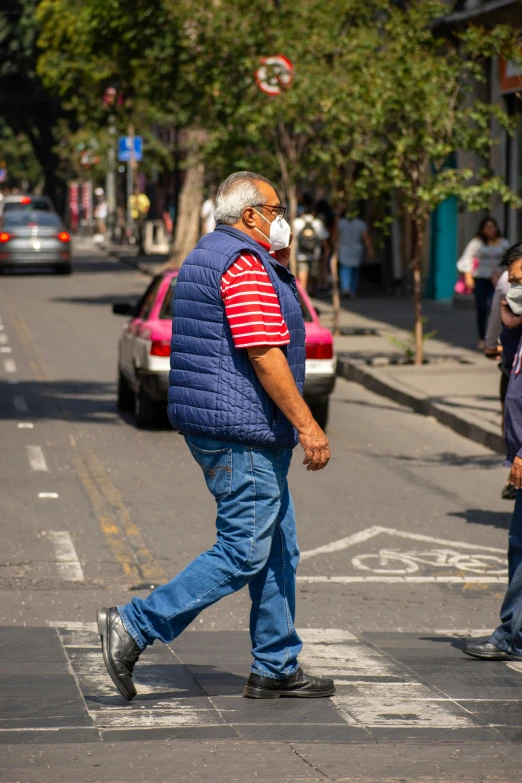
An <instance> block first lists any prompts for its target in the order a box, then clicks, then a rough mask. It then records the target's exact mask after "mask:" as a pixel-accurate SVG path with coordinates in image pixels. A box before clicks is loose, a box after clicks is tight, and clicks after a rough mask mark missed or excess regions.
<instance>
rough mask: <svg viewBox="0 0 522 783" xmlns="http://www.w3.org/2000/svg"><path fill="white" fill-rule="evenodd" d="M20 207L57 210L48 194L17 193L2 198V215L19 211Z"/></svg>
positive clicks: (45, 210) (44, 210)
mask: <svg viewBox="0 0 522 783" xmlns="http://www.w3.org/2000/svg"><path fill="white" fill-rule="evenodd" d="M20 209H22V210H26V211H28V212H32V211H33V210H35V209H37V210H39V211H40V212H56V210H55V208H54V206H53V202H52V201H51V199H49V198H47V196H30V195H25V194H22V193H16V194H15V195H11V196H4V198H3V199H1V200H0V216H1V215H3V214H4V212H10V211H11V210H15V211H18V210H20Z"/></svg>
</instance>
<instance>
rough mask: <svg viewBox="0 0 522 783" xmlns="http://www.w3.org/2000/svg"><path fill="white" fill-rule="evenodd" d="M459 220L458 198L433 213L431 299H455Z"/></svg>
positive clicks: (431, 232) (429, 279) (450, 200)
mask: <svg viewBox="0 0 522 783" xmlns="http://www.w3.org/2000/svg"><path fill="white" fill-rule="evenodd" d="M457 219H458V205H457V199H456V197H455V196H452V197H451V198H447V199H446V200H445V201H443V202H442V204H439V206H438V207H437V209H436V210H434V211H433V212H432V213H431V223H430V272H429V277H428V286H427V291H426V296H427V297H428V299H446V300H447V299H451V298H452V297H453V287H454V285H455V281H456V279H457V269H456V263H457Z"/></svg>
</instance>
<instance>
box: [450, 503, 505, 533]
mask: <svg viewBox="0 0 522 783" xmlns="http://www.w3.org/2000/svg"><path fill="white" fill-rule="evenodd" d="M511 502H512V501H507V500H506V512H505V513H504V512H503V511H484V510H483V509H479V508H469V509H466V511H453V512H451V513H449V514H448V516H449V517H456V518H457V519H464V520H466V522H469V523H471V524H473V525H491V526H493V527H498V528H500V529H502V530H508V529H509V526H510V524H511V513H512V512H511V509H512V506H511V505H508V504H509V503H511Z"/></svg>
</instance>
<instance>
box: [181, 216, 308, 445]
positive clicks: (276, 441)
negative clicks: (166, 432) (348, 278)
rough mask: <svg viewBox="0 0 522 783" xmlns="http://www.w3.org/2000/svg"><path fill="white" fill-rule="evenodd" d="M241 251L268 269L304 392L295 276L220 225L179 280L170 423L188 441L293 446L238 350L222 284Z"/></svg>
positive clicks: (291, 434)
mask: <svg viewBox="0 0 522 783" xmlns="http://www.w3.org/2000/svg"><path fill="white" fill-rule="evenodd" d="M241 253H254V254H255V255H256V257H257V258H259V259H260V261H261V262H262V263H263V266H264V267H265V269H266V271H267V273H268V276H269V277H270V280H271V281H272V284H273V286H274V289H275V291H276V293H277V295H278V297H279V302H280V305H281V311H282V314H283V318H284V319H285V322H286V325H287V327H288V330H289V332H290V345H288V346H285V348H284V349H283V350H284V352H285V354H286V357H287V360H288V363H289V365H290V369H291V371H292V374H293V376H294V378H295V381H296V384H297V386H298V388H299V390H300V391H301V393H302V391H303V382H304V369H305V329H304V322H303V316H302V313H301V307H300V304H299V300H298V295H297V289H296V285H295V280H294V277H293V275H291V274H290V272H289V271H288V270H287V269H286V268H285V267H284V266H282V264H279V263H278V262H277V261H276V260H275V259H274V258H272V256H270V254H269V253H268V252H267V251H266V250H265V249H264V248H263V247H262V246H261V245H260V244H258V243H257V242H256V241H255V240H254V239H250V237H248V236H247V235H246V234H244V233H243V232H242V231H238V230H237V229H235V228H232V227H231V226H225V225H218V226H217V228H216V229H215V231H213V232H212V233H210V234H207V235H206V236H204V237H203V238H202V239H201V240H200V241H199V243H198V244H197V246H196V247H195V248H194V250H193V251H192V252H191V253H190V254H189V255H188V256H187V258H186V259H185V261H184V263H183V265H182V267H181V269H180V271H179V275H178V282H177V285H176V294H175V298H174V319H173V333H172V346H171V359H170V366H171V371H170V375H169V397H168V399H169V405H168V413H169V419H170V421H171V424H172V426H173V427H175V428H176V429H177V430H179V431H180V432H182V433H183V434H184V435H203V436H206V437H209V438H216V439H219V440H230V441H235V442H238V443H245V444H248V445H250V446H276V447H280V448H294V446H295V445H296V444H297V435H296V432H295V430H294V428H293V426H292V425H291V424H290V422H289V421H288V419H287V418H286V417H285V416H284V415H283V414H282V413H281V411H280V410H279V409H278V408H277V406H276V405H275V404H274V402H272V400H271V399H270V397H269V396H268V394H267V393H266V392H265V390H264V389H263V387H262V386H261V384H260V383H259V381H258V379H257V376H256V373H255V370H254V368H253V367H252V364H251V362H250V360H249V358H248V353H247V351H246V350H245V349H241V348H240V349H237V348H235V347H234V342H233V340H232V334H231V332H230V328H229V325H228V321H227V318H226V314H225V308H224V305H223V300H222V299H221V293H220V285H221V278H222V276H223V274H224V273H225V272H226V271H227V269H228V268H229V267H230V266H231V265H232V264H233V263H234V262H235V261H236V259H237V258H238V256H239V255H241Z"/></svg>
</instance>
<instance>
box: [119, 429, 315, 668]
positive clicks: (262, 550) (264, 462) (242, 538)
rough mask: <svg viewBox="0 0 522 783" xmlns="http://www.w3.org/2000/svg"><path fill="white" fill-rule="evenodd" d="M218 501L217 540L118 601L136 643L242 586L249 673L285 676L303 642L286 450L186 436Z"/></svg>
mask: <svg viewBox="0 0 522 783" xmlns="http://www.w3.org/2000/svg"><path fill="white" fill-rule="evenodd" d="M185 440H186V442H187V445H188V447H189V449H190V451H191V453H192V456H193V457H194V459H195V460H196V462H197V463H198V464H199V466H200V467H201V469H202V471H203V475H204V477H205V481H206V483H207V487H208V489H209V490H210V492H211V493H212V495H214V497H215V498H216V501H217V520H216V526H217V541H216V543H215V544H214V546H213V547H212V549H209V550H208V551H207V552H204V553H203V554H202V555H200V556H199V557H197V558H196V559H195V560H193V561H192V563H190V564H189V565H188V566H187V567H186V568H185V569H184V571H182V572H181V573H180V574H178V575H177V576H176V577H174V579H172V581H170V582H168V584H166V585H161V586H160V587H158V588H156V590H154V591H153V592H152V593H151V594H150V595H149V596H148V597H147V598H145V599H144V600H143V599H142V598H133V599H132V601H131V602H130V603H129V604H127V605H126V606H119V607H118V609H119V612H120V615H121V618H122V620H123V623H124V625H125V628H126V629H127V631H128V632H129V633H130V634H131V636H132V637H133V638H134V640H135V641H136V643H137V644H138V646H139V647H140V649H144V648H145V647H146V646H147V645H149V644H152V643H153V642H154V641H155V640H156V639H160V640H161V641H162V642H170V641H172V639H175V638H176V636H178V635H179V634H180V633H181V632H182V631H183V630H184V629H185V628H186V627H187V626H188V625H189V624H190V623H191V622H192V621H193V620H194V618H195V617H197V615H198V614H199V613H200V612H201V611H202V609H205V607H207V606H210V605H211V604H213V603H215V602H216V601H218V600H219V599H220V598H223V596H225V595H229V594H230V593H233V592H235V591H236V590H240V589H241V588H242V587H245V585H248V587H249V590H250V597H251V600H252V609H251V613H250V636H251V639H252V655H253V656H254V663H253V665H252V671H253V672H255V673H256V674H260V675H262V676H264V677H273V678H283V677H288V676H290V675H291V674H293V673H294V672H295V671H296V670H297V656H298V655H299V652H300V651H301V647H302V643H301V640H300V638H299V636H298V635H297V633H296V630H295V628H294V620H295V579H296V577H295V572H296V569H297V564H298V562H299V549H298V546H297V537H296V526H295V515H294V505H293V502H292V498H291V496H290V492H289V490H288V482H287V475H288V469H289V467H290V460H291V458H292V452H291V451H290V450H289V449H277V448H254V447H249V446H245V445H242V444H239V443H231V442H227V441H218V440H214V439H212V438H203V437H194V436H192V435H191V436H186V437H185Z"/></svg>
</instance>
